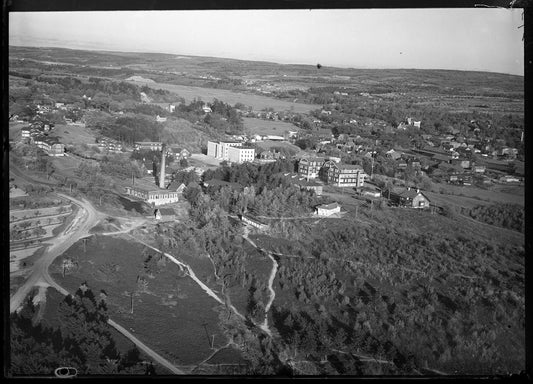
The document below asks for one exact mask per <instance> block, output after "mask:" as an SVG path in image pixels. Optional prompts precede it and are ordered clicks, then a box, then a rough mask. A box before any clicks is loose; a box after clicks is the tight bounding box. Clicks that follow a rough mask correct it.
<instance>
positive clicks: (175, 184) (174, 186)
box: [167, 180, 185, 191]
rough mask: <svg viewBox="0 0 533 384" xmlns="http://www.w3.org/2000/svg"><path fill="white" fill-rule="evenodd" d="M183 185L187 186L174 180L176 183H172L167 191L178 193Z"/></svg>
mask: <svg viewBox="0 0 533 384" xmlns="http://www.w3.org/2000/svg"><path fill="white" fill-rule="evenodd" d="M182 185H185V184H183V183H179V182H177V181H175V180H174V181H172V182H171V183H170V184H169V185H168V187H167V189H168V190H170V191H176V190H178V188H179V187H181V186H182Z"/></svg>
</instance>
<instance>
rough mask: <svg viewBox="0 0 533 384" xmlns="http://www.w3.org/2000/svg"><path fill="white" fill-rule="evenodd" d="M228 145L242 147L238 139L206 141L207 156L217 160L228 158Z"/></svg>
mask: <svg viewBox="0 0 533 384" xmlns="http://www.w3.org/2000/svg"><path fill="white" fill-rule="evenodd" d="M230 147H242V143H241V142H238V141H208V142H207V156H211V157H214V158H215V159H219V160H229V148H230Z"/></svg>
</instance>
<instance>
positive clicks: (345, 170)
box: [320, 160, 366, 188]
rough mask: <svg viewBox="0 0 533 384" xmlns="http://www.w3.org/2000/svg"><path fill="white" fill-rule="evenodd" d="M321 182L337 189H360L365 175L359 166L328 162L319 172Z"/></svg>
mask: <svg viewBox="0 0 533 384" xmlns="http://www.w3.org/2000/svg"><path fill="white" fill-rule="evenodd" d="M320 176H321V178H322V180H324V181H325V182H326V183H328V184H330V185H335V186H337V187H356V188H358V187H362V186H363V185H364V182H365V177H366V173H365V171H364V170H363V167H361V166H360V165H351V164H338V163H336V162H334V161H331V160H328V161H326V162H325V163H324V165H323V166H322V169H321V170H320Z"/></svg>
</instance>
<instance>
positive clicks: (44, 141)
mask: <svg viewBox="0 0 533 384" xmlns="http://www.w3.org/2000/svg"><path fill="white" fill-rule="evenodd" d="M31 142H32V143H33V144H35V145H36V146H37V147H38V148H41V149H42V150H44V151H45V152H46V153H47V154H48V156H65V145H64V144H62V143H60V142H59V139H58V138H57V137H48V136H44V135H35V136H33V137H32V138H31Z"/></svg>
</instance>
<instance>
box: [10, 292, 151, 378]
mask: <svg viewBox="0 0 533 384" xmlns="http://www.w3.org/2000/svg"><path fill="white" fill-rule="evenodd" d="M105 297H106V295H105V292H103V291H101V293H100V295H99V296H98V297H96V296H95V294H94V293H93V292H92V291H91V289H89V288H88V287H87V286H86V285H84V284H82V286H80V288H79V289H78V290H77V291H76V293H75V295H74V296H71V295H68V296H66V297H65V298H64V300H63V301H62V302H61V303H60V304H59V309H58V312H57V316H58V322H59V324H60V325H58V326H49V325H44V324H42V323H35V319H36V316H37V312H38V308H37V307H35V306H34V305H33V303H32V301H31V300H28V301H27V302H26V304H25V306H24V308H23V310H22V311H21V312H20V313H14V314H12V315H11V317H10V325H11V339H10V346H11V348H10V352H11V355H10V367H9V370H10V373H11V374H12V375H14V376H35V375H46V376H53V375H54V371H55V370H56V369H57V368H60V367H74V368H76V369H77V372H78V375H95V374H143V373H145V367H143V365H142V364H141V363H142V361H141V359H140V352H139V350H138V349H137V348H136V347H133V348H132V349H130V350H129V351H126V352H125V353H120V352H119V351H118V350H117V346H116V342H115V340H114V339H113V336H112V335H111V330H110V328H109V325H108V324H107V320H108V314H107V305H106V301H105V300H106V299H105Z"/></svg>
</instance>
